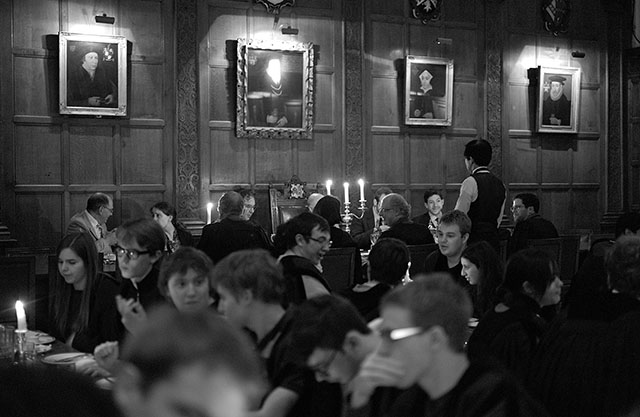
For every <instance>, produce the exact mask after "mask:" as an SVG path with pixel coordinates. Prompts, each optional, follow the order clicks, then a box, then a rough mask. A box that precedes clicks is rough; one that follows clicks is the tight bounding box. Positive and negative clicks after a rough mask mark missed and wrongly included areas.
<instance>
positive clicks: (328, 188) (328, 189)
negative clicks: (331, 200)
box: [326, 180, 333, 195]
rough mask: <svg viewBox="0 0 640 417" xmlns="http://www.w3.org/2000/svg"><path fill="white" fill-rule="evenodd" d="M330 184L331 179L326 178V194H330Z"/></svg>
mask: <svg viewBox="0 0 640 417" xmlns="http://www.w3.org/2000/svg"><path fill="white" fill-rule="evenodd" d="M332 185H333V181H331V180H327V183H326V188H327V195H331V186H332Z"/></svg>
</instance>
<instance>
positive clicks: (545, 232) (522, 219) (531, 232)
mask: <svg viewBox="0 0 640 417" xmlns="http://www.w3.org/2000/svg"><path fill="white" fill-rule="evenodd" d="M538 210H540V200H538V197H536V195H535V194H531V193H523V194H518V195H516V196H515V198H514V199H513V205H512V206H511V213H512V214H513V221H514V223H515V224H516V227H515V229H514V230H513V233H512V234H511V237H510V238H509V242H508V244H507V256H511V255H513V254H514V253H516V252H517V251H519V250H521V249H524V248H526V247H527V240H529V239H549V238H554V237H558V236H559V235H558V230H557V229H556V227H555V226H554V225H553V223H551V222H550V221H549V220H547V219H544V218H542V216H540V215H539V214H538Z"/></svg>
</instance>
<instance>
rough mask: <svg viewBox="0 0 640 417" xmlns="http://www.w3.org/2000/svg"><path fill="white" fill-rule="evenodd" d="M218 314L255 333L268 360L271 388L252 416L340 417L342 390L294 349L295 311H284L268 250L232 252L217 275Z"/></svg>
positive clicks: (278, 277)
mask: <svg viewBox="0 0 640 417" xmlns="http://www.w3.org/2000/svg"><path fill="white" fill-rule="evenodd" d="M213 277H214V283H215V286H216V290H217V292H218V294H219V295H220V302H219V304H218V311H219V312H220V313H221V314H224V315H225V316H226V318H227V320H228V321H229V323H231V324H232V325H233V326H234V327H236V328H238V329H248V330H249V331H251V332H253V334H254V335H255V337H256V341H257V351H258V353H259V355H260V356H261V357H262V358H263V359H264V361H265V370H266V373H267V377H268V380H269V382H270V385H271V387H272V388H271V390H270V391H269V392H268V393H267V394H266V395H265V397H264V398H263V401H262V403H261V405H260V407H259V410H256V411H254V412H252V413H250V414H249V415H250V416H268V417H285V416H288V417H294V416H305V417H313V416H317V417H321V416H338V415H339V414H340V410H341V406H340V405H341V394H340V387H339V386H337V385H333V384H331V385H330V384H326V383H323V384H321V383H318V382H316V381H315V380H314V377H313V373H312V372H311V371H310V370H309V369H307V368H306V367H305V366H304V365H303V364H302V363H301V362H300V356H301V355H300V353H299V352H298V351H297V350H296V348H295V347H294V346H293V337H292V327H293V326H294V325H295V323H296V321H297V315H296V313H295V309H292V310H289V311H287V310H285V308H284V307H283V304H284V303H285V291H286V283H285V277H284V276H283V275H282V272H281V269H280V267H279V266H278V264H277V263H276V261H275V259H273V257H271V255H270V254H269V253H268V252H266V251H264V250H242V251H238V252H234V253H232V254H231V255H229V256H227V257H226V258H224V259H223V260H222V261H220V262H219V263H218V264H217V265H216V267H215V268H214V271H213Z"/></svg>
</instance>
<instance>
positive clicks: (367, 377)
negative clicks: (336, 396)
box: [356, 274, 548, 417]
mask: <svg viewBox="0 0 640 417" xmlns="http://www.w3.org/2000/svg"><path fill="white" fill-rule="evenodd" d="M471 311H472V306H471V300H470V299H469V296H468V295H467V293H466V291H465V290H464V289H463V288H462V287H460V286H459V285H458V284H456V283H455V282H453V281H452V280H451V278H450V277H449V276H448V275H447V274H431V275H427V276H422V277H419V278H418V279H416V280H415V281H413V282H410V283H408V284H407V285H404V286H402V287H397V288H396V289H394V290H393V291H392V292H391V293H389V294H388V295H387V296H386V297H385V298H384V299H383V301H382V305H381V313H382V323H381V324H380V328H379V331H380V335H381V339H382V342H381V344H380V346H379V348H378V349H377V350H376V352H375V354H374V355H372V356H370V357H369V358H368V359H367V360H366V361H365V362H364V364H363V366H362V368H361V369H360V372H359V378H358V382H359V387H363V389H362V391H364V392H367V391H368V390H370V388H369V386H370V385H377V386H381V385H385V384H389V383H391V384H393V386H395V387H397V388H401V389H406V391H405V392H403V393H401V394H399V396H398V397H397V398H396V400H395V401H394V402H393V404H392V405H391V407H390V409H389V412H388V413H387V414H386V415H387V416H389V417H400V416H426V415H434V416H457V417H467V416H474V417H478V416H492V417H501V416H504V417H507V416H509V417H517V416H547V415H548V414H547V413H546V412H545V410H544V409H543V408H542V407H541V406H540V405H539V404H537V403H536V402H535V401H534V400H533V399H532V398H531V397H530V396H529V394H527V392H526V391H525V390H524V388H523V387H522V386H521V385H520V383H519V382H517V381H516V380H515V379H514V378H513V377H512V376H510V375H509V374H507V373H506V372H505V371H503V370H501V369H497V368H493V367H492V366H490V365H488V364H483V363H480V362H470V361H469V359H468V358H467V355H466V353H465V351H464V345H465V341H466V339H467V335H468V330H467V325H468V321H469V318H470V317H471ZM359 387H356V392H358V391H359Z"/></svg>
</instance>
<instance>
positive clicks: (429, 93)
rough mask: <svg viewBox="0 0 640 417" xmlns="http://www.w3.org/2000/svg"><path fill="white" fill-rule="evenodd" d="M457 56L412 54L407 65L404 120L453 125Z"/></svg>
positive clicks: (416, 122) (409, 123) (414, 122)
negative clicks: (432, 56) (454, 57)
mask: <svg viewBox="0 0 640 417" xmlns="http://www.w3.org/2000/svg"><path fill="white" fill-rule="evenodd" d="M452 120H453V59H448V58H431V57H426V56H413V55H408V56H407V58H406V67H405V98H404V122H405V124H407V125H423V126H451V123H452Z"/></svg>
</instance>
